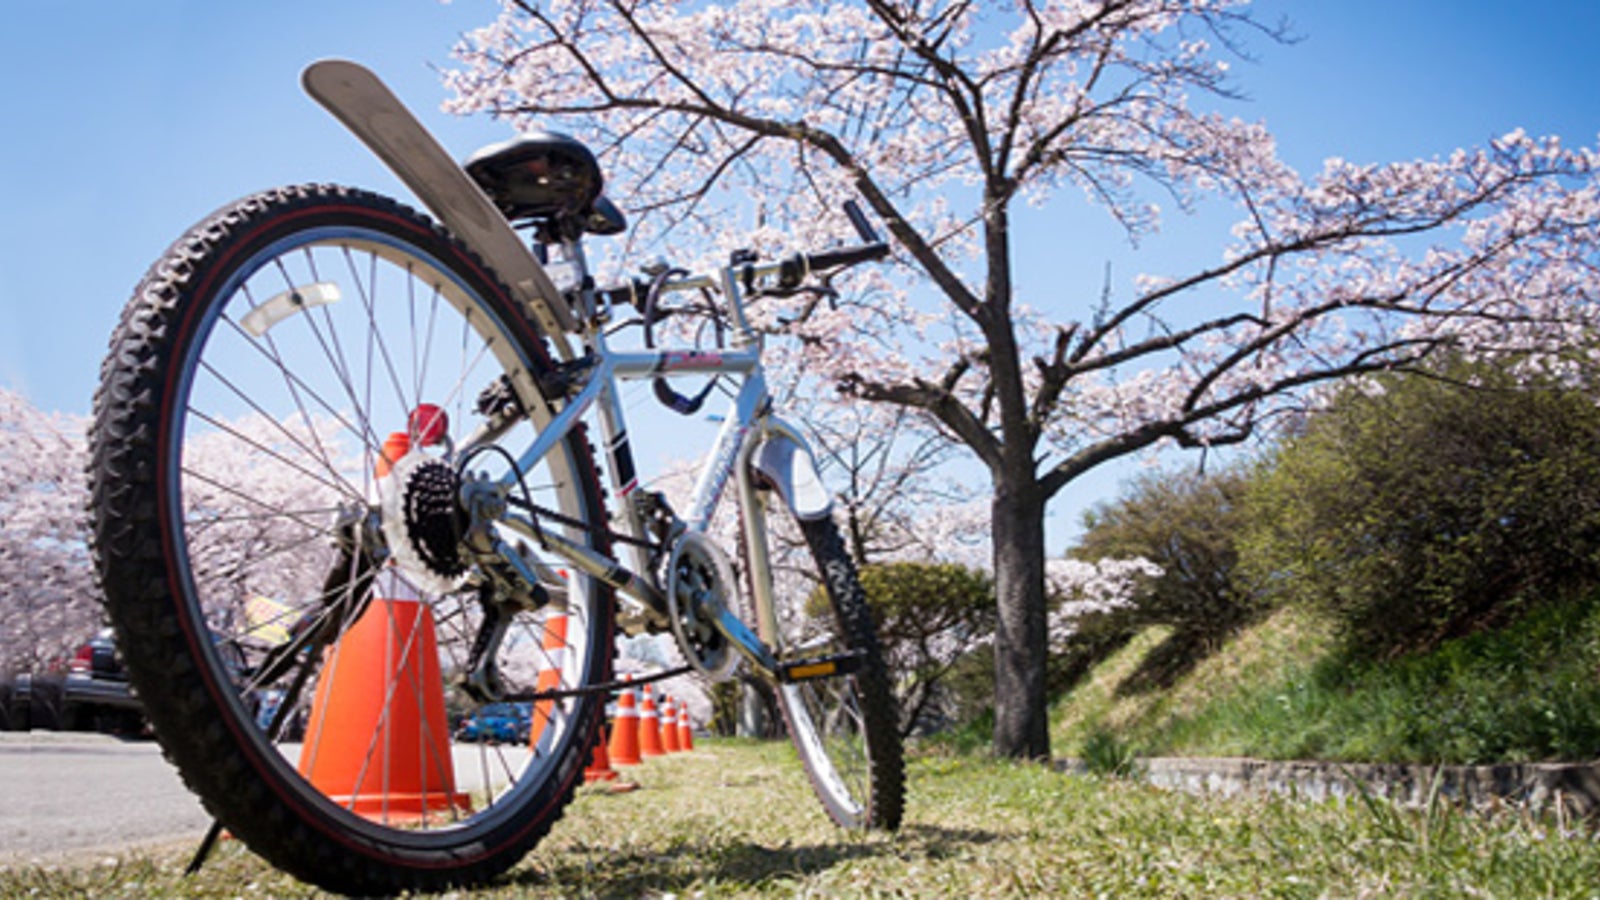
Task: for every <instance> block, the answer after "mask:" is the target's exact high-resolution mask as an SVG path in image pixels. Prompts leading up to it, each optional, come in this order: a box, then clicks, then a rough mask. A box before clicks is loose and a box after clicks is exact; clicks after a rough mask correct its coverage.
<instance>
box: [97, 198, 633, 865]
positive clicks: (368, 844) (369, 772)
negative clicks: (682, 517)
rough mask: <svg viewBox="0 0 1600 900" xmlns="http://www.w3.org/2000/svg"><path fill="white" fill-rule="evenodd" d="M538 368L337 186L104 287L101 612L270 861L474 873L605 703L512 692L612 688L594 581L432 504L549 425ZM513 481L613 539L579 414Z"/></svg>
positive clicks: (446, 259) (522, 339)
mask: <svg viewBox="0 0 1600 900" xmlns="http://www.w3.org/2000/svg"><path fill="white" fill-rule="evenodd" d="M550 368H551V362H550V360H549V358H548V356H547V353H546V349H545V346H544V341H543V339H542V337H541V336H540V335H538V334H537V333H536V332H535V331H534V330H533V327H532V326H531V325H530V324H529V323H528V320H527V318H526V317H525V316H523V315H522V314H521V312H520V311H519V310H518V309H517V307H516V305H515V302H514V300H513V298H512V297H511V295H510V293H509V292H508V291H507V290H506V288H505V287H504V286H503V285H501V284H500V282H499V281H498V279H497V278H496V277H495V275H494V273H493V272H491V271H490V270H488V269H487V268H486V267H485V266H484V265H483V264H482V263H481V262H480V261H479V260H477V259H476V258H475V257H474V256H473V255H472V254H471V253H470V252H469V251H467V250H466V249H465V248H464V247H462V246H461V245H460V244H459V243H458V242H456V241H455V240H453V239H452V238H451V237H450V236H449V235H448V234H446V233H445V232H444V231H443V230H441V229H439V228H438V227H437V226H435V225H433V224H432V223H431V222H429V221H428V220H427V219H425V218H424V217H423V216H421V215H419V214H417V213H415V212H413V211H411V210H409V209H406V208H405V207H402V206H400V205H399V204H396V203H394V202H393V201H390V200H387V199H385V198H383V197H379V196H377V195H374V194H369V193H364V192H359V191H353V190H350V189H345V188H337V187H331V186H307V187H297V188H285V189H281V190H277V191H271V192H267V193H263V194H259V195H256V196H254V197H251V198H248V199H246V200H244V201H241V202H239V203H236V204H234V205H232V206H229V207H226V208H224V209H223V210H221V211H219V212H218V213H216V214H214V215H213V216H211V217H210V218H209V219H207V220H206V221H204V222H202V223H201V224H200V225H199V226H197V227H196V228H195V229H193V230H192V231H191V232H190V233H189V234H188V235H186V236H185V237H184V238H182V239H181V240H179V241H178V242H177V243H176V244H174V245H173V247H172V248H171V249H170V250H169V251H168V252H167V254H166V255H165V256H164V257H163V258H162V259H161V260H160V261H159V262H158V263H156V265H155V266H153V267H152V268H151V270H150V272H149V273H148V274H147V275H146V277H145V279H144V281H143V282H142V283H141V285H140V286H139V289H138V291H137V292H136V293H135V295H134V298H133V300H132V301H130V303H129V304H128V307H127V309H126V310H125V312H124V314H123V318H122V321H121V323H120V325H119V326H118V328H117V330H116V332H115V334H114V335H113V337H112V341H111V350H110V354H109V356H108V357H107V359H106V362H105V364H104V366H103V367H102V371H101V386H100V389H99V391H98V392H97V395H96V400H95V419H94V425H93V432H92V434H91V453H92V464H91V492H92V498H93V499H92V502H93V507H94V509H93V514H94V526H93V537H92V542H93V548H94V551H95V556H96V563H97V565H98V567H99V573H100V578H101V583H102V585H103V587H104V590H105V594H106V601H107V606H108V609H109V612H110V615H111V618H112V620H113V623H114V624H115V626H116V629H117V632H118V637H119V642H120V648H121V651H122V653H123V655H124V657H125V658H126V661H127V665H128V669H129V672H130V675H131V677H132V679H133V682H134V684H135V686H136V687H137V689H138V693H139V696H140V697H141V699H142V701H143V703H144V705H145V708H146V711H147V713H148V715H149V718H150V720H151V721H152V723H153V724H154V726H155V730H156V734H157V736H158V738H159V740H160V741H161V744H162V747H163V750H164V751H165V753H166V755H167V756H168V758H169V759H170V760H171V761H172V762H173V763H174V764H175V765H176V766H177V767H178V769H179V770H180V772H181V773H182V775H183V778H184V780H185V781H186V782H187V783H188V785H189V786H190V787H191V788H192V789H193V790H194V791H195V792H196V793H197V794H198V795H199V796H200V799H201V800H202V801H203V803H204V805H205V806H206V808H207V809H208V810H209V811H210V812H211V813H212V814H213V815H215V816H216V817H217V819H218V820H219V821H220V822H222V823H223V824H225V825H226V826H227V827H228V828H229V830H230V831H232V833H233V834H234V835H235V836H237V837H238V838H240V839H242V840H243V841H244V842H245V843H246V844H248V845H249V847H250V848H251V849H252V850H254V851H256V852H257V853H259V854H260V855H261V856H263V857H265V858H266V859H268V860H269V861H270V862H272V863H273V864H275V865H277V866H278V867H279V868H282V869H284V870H285V871H288V872H290V873H291V874H294V875H296V876H297V877H300V878H302V879H304V880H306V881H310V882H313V883H315V884H318V885H321V886H323V887H326V888H329V889H332V890H335V891H341V892H345V893H356V894H389V893H396V892H399V891H403V890H412V889H421V890H434V889H440V888H444V887H448V886H451V885H458V884H469V883H475V882H481V881H483V880H485V879H487V878H490V877H492V876H494V875H496V874H498V873H499V872H501V871H503V870H504V869H506V868H507V867H509V866H511V865H512V864H513V863H515V862H516V861H517V860H518V859H520V858H521V856H522V855H523V854H524V853H525V852H526V851H527V850H528V849H529V848H530V847H532V846H533V844H534V843H535V842H537V841H538V840H539V839H540V838H541V837H542V836H543V835H544V834H545V833H547V832H548V831H549V829H550V827H551V825H552V824H553V823H554V821H555V820H556V819H557V818H558V817H559V816H560V814H561V811H562V808H563V807H564V805H565V804H566V803H567V802H568V800H569V799H570V798H571V797H572V796H573V791H574V790H575V789H576V786H577V784H579V783H580V782H581V780H582V771H583V768H584V766H585V764H586V763H587V762H588V759H589V754H590V752H591V750H592V748H593V746H594V740H595V736H596V733H597V729H598V728H599V725H600V720H601V717H602V715H603V712H604V708H603V704H604V698H603V697H600V696H597V695H594V694H592V693H591V694H584V693H581V692H580V693H578V694H576V695H565V696H561V697H560V698H558V699H537V698H536V697H535V695H536V694H538V693H539V692H541V691H543V692H545V694H546V695H549V694H551V693H553V692H551V691H550V689H552V688H583V687H585V686H589V685H594V684H596V683H599V682H603V681H607V680H609V678H610V672H611V651H612V640H613V631H612V629H613V621H612V615H611V612H612V610H611V604H612V597H611V594H610V591H609V589H607V588H605V586H604V585H602V584H600V583H599V582H597V581H595V580H593V579H591V578H588V577H586V576H583V575H581V574H580V573H576V572H574V573H572V574H571V575H568V574H566V573H565V572H562V571H560V570H559V568H558V562H559V561H558V560H555V559H547V558H545V557H544V556H543V555H541V552H540V551H539V549H538V548H536V547H532V546H527V545H525V544H524V545H522V546H520V547H518V548H517V551H516V552H517V553H519V554H520V555H521V560H520V563H521V565H520V566H519V565H516V564H513V563H510V562H507V561H505V560H504V559H501V560H500V561H499V562H498V563H496V561H494V560H492V559H490V558H488V557H485V556H483V555H481V554H477V553H474V552H473V551H472V550H471V549H470V548H469V546H468V545H467V544H466V543H465V540H466V538H467V536H466V535H465V534H463V533H462V529H463V528H465V527H466V525H467V524H468V523H469V520H468V518H467V516H466V515H465V513H464V512H463V510H462V509H461V507H460V503H459V501H458V499H457V498H458V497H459V496H460V491H461V485H462V481H461V479H462V478H463V477H471V475H472V474H474V473H477V474H484V475H488V476H490V477H496V476H504V475H507V474H508V473H509V470H510V469H511V468H512V467H513V466H514V465H515V463H514V462H509V461H508V460H509V459H510V454H509V453H484V452H479V451H480V450H482V449H489V448H493V447H507V448H513V449H521V448H524V447H526V446H528V445H529V444H531V443H532V441H533V440H534V438H535V436H536V434H537V433H538V432H539V430H540V429H541V428H542V427H543V426H544V425H545V424H546V423H547V422H548V420H549V418H550V415H551V412H550V410H549V407H548V405H547V402H546V398H544V397H543V396H542V395H541V392H540V388H539V385H540V383H541V378H542V377H543V376H545V375H546V374H547V372H548V371H549V370H550ZM469 465H470V467H471V468H470V469H468V466H469ZM463 470H466V471H465V472H464V471H463ZM514 481H515V484H516V494H517V495H519V496H523V497H527V498H529V499H530V500H531V502H532V503H533V504H536V505H538V506H542V507H544V508H546V509H552V510H559V511H560V512H561V513H562V517H563V519H564V520H565V521H564V522H563V523H562V524H555V523H551V524H549V525H547V526H546V527H547V529H549V528H555V529H560V530H562V531H563V533H564V534H565V535H566V536H567V537H568V538H570V539H572V540H575V541H577V542H579V543H582V544H584V545H586V546H590V547H593V548H594V549H596V550H598V551H600V552H609V546H606V541H607V538H606V531H605V529H604V528H603V527H590V526H589V523H604V522H605V515H604V511H603V508H602V502H601V494H600V490H599V487H598V482H597V480H596V477H595V469H594V463H593V459H592V452H591V448H590V447H589V446H588V442H587V440H586V438H585V437H584V434H583V432H582V431H581V430H577V431H574V432H572V433H571V434H569V435H568V436H566V437H565V438H563V439H562V441H561V442H560V443H558V445H557V446H556V449H555V450H553V451H552V452H550V453H549V454H547V455H546V457H545V458H544V459H542V460H540V461H539V462H538V463H536V464H533V465H532V466H531V468H530V469H529V470H528V471H519V472H517V473H515V479H514ZM492 527H493V528H494V529H496V533H499V529H501V526H498V525H495V526H492ZM499 536H500V538H501V540H503V541H504V542H505V544H506V545H508V546H510V545H515V544H516V543H517V541H516V537H515V535H514V534H510V533H509V532H507V533H503V534H499ZM483 537H485V536H484V535H483V534H479V535H478V538H479V539H480V540H481V539H482V538H483ZM478 546H479V547H481V546H482V544H481V543H480V544H479V545H478ZM529 572H532V573H535V574H536V583H530V582H529V580H528V579H526V578H523V577H520V576H521V574H526V573H529Z"/></svg>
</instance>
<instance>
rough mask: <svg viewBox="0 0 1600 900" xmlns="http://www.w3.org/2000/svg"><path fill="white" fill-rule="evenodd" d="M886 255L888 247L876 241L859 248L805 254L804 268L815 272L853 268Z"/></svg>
mask: <svg viewBox="0 0 1600 900" xmlns="http://www.w3.org/2000/svg"><path fill="white" fill-rule="evenodd" d="M888 255H889V245H888V244H885V243H884V242H882V241H877V242H875V243H871V244H864V245H862V246H859V247H845V248H842V249H839V250H824V251H822V252H821V253H808V254H806V268H807V269H809V270H810V271H813V272H815V271H818V270H820V269H831V268H834V267H835V266H853V265H855V264H857V263H864V262H871V261H873V260H878V259H883V258H884V257H886V256H888Z"/></svg>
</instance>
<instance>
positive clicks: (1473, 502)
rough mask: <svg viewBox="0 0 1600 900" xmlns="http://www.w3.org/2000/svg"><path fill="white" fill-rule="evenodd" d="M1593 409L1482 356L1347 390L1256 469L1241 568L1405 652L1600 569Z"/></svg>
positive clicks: (1376, 645) (1598, 438) (1382, 645)
mask: <svg viewBox="0 0 1600 900" xmlns="http://www.w3.org/2000/svg"><path fill="white" fill-rule="evenodd" d="M1596 447H1600V410H1597V408H1596V406H1595V404H1594V402H1593V400H1592V399H1590V398H1589V397H1587V396H1583V395H1581V394H1578V393H1576V392H1573V391H1568V390H1563V389H1560V388H1558V387H1556V386H1554V385H1551V384H1533V385H1527V384H1524V383H1520V382H1518V381H1517V380H1515V379H1513V378H1512V377H1511V376H1510V375H1507V374H1504V373H1501V372H1499V371H1497V370H1493V369H1489V368H1485V367H1471V366H1466V365H1461V364H1457V365H1453V366H1451V367H1448V368H1447V369H1445V370H1444V371H1443V372H1442V374H1441V375H1439V376H1438V377H1420V376H1414V375H1413V376H1392V377H1384V378H1380V379H1377V380H1376V381H1375V382H1373V383H1371V384H1368V385H1365V386H1363V387H1359V388H1358V387H1351V388H1347V389H1346V390H1344V391H1342V392H1341V393H1340V394H1339V395H1338V396H1337V398H1336V399H1335V400H1334V402H1333V403H1332V405H1331V407H1330V408H1329V409H1327V410H1326V411H1324V412H1322V413H1319V414H1317V415H1315V416H1313V417H1311V418H1310V420H1309V422H1308V424H1307V425H1306V427H1305V429H1304V432H1303V433H1302V434H1300V435H1299V436H1297V437H1295V438H1293V439H1291V440H1289V441H1287V442H1286V443H1285V444H1283V445H1282V446H1281V448H1280V449H1279V450H1278V451H1277V452H1276V453H1275V455H1274V456H1272V457H1271V458H1270V459H1269V460H1268V461H1267V463H1266V464H1265V465H1264V466H1263V468H1262V470H1261V471H1260V473H1259V475H1258V476H1257V477H1256V478H1255V479H1254V481H1253V483H1252V486H1251V490H1250V493H1249V499H1248V516H1247V519H1248V523H1249V524H1248V526H1247V528H1246V531H1245V535H1244V537H1243V540H1242V544H1241V567H1242V569H1243V570H1244V571H1245V572H1246V573H1247V574H1248V575H1249V577H1250V579H1251V581H1252V583H1253V584H1255V585H1257V586H1258V587H1260V588H1261V589H1264V590H1267V591H1270V592H1272V593H1273V594H1274V595H1276V596H1278V597H1280V598H1283V599H1287V600H1293V601H1297V602H1301V603H1306V604H1309V605H1311V606H1313V607H1317V608H1320V609H1323V610H1326V611H1329V612H1332V613H1334V614H1335V615H1336V616H1337V617H1338V618H1339V619H1340V620H1341V621H1342V623H1343V624H1344V626H1345V627H1346V629H1347V633H1348V636H1349V637H1350V639H1351V646H1352V647H1353V648H1356V649H1359V650H1365V651H1368V652H1372V653H1399V652H1406V651H1411V650H1417V649H1425V648H1427V647H1431V646H1435V645H1437V643H1438V642H1440V641H1442V640H1444V639H1447V638H1450V637H1456V636H1460V635H1464V634H1470V633H1472V632H1474V631H1477V630H1480V629H1483V628H1486V627H1494V626H1497V625H1502V624H1505V623H1506V622H1508V621H1511V620H1512V619H1514V618H1515V617H1516V616H1517V615H1519V614H1521V612H1522V611H1524V610H1525V609H1527V608H1529V607H1531V606H1535V605H1538V604H1541V603H1545V602H1549V601H1552V600H1559V599H1561V598H1564V597H1570V596H1573V595H1574V594H1575V593H1577V592H1581V591H1582V590H1584V589H1586V588H1588V587H1589V586H1592V585H1594V584H1595V583H1596V582H1597V578H1600V454H1597V453H1596V452H1595V448H1596Z"/></svg>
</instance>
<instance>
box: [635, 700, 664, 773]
mask: <svg viewBox="0 0 1600 900" xmlns="http://www.w3.org/2000/svg"><path fill="white" fill-rule="evenodd" d="M664 752H665V751H663V750H662V749H661V721H660V720H659V719H657V718H656V701H655V700H654V699H653V698H651V696H650V685H648V684H647V685H645V686H644V700H643V701H642V702H640V704H639V755H640V756H660V755H662V754H663V753H664Z"/></svg>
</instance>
